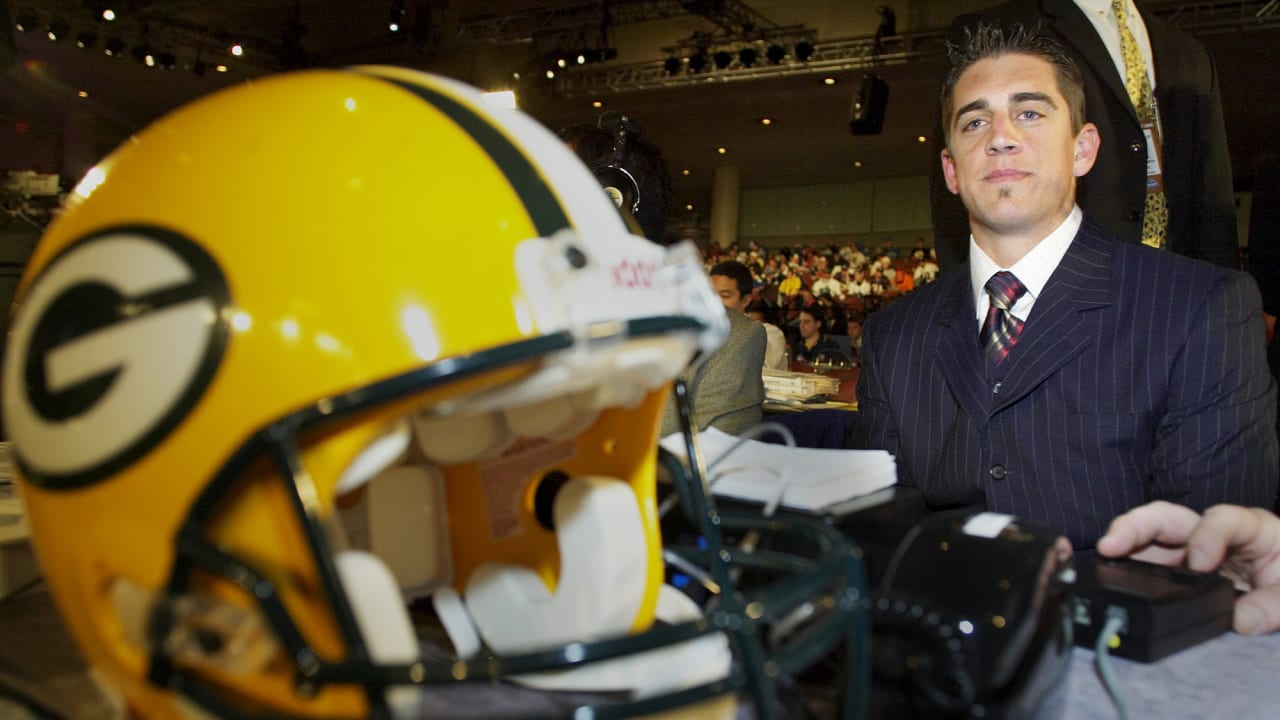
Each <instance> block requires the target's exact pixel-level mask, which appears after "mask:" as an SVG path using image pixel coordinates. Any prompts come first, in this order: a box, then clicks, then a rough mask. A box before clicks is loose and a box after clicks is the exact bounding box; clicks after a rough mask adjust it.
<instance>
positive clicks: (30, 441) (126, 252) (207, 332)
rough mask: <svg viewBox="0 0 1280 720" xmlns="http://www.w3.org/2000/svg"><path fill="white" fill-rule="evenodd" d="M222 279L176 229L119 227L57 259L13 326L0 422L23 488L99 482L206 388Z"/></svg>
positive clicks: (224, 297) (216, 354)
mask: <svg viewBox="0 0 1280 720" xmlns="http://www.w3.org/2000/svg"><path fill="white" fill-rule="evenodd" d="M229 304H230V292H229V291H228V289H227V284H226V280H225V278H224V277H223V276H222V272H221V271H220V270H219V269H218V266H217V265H216V264H215V263H214V261H213V259H212V258H211V257H209V256H208V255H207V254H206V253H205V252H204V250H202V249H201V248H200V247H199V246H197V245H196V244H195V243H193V242H191V241H190V240H188V239H186V238H185V237H182V236H181V235H178V234H176V233H174V232H171V231H168V230H163V229H160V228H156V227H149V226H127V227H116V228H112V229H109V230H106V231H102V232H98V233H95V234H94V235H91V236H89V237H87V238H85V239H83V240H80V241H78V242H76V243H75V244H73V245H72V246H70V247H69V248H67V249H66V250H64V251H63V252H62V254H60V255H59V256H58V257H56V258H54V260H53V261H52V262H51V263H50V264H49V266H48V267H46V268H45V269H44V270H43V271H42V272H41V273H40V275H39V276H38V277H36V279H35V281H34V282H33V283H32V285H31V287H30V288H29V290H28V292H27V295H26V297H25V299H24V300H23V301H22V304H21V306H20V308H19V310H18V314H17V316H16V317H15V318H14V322H13V330H12V333H11V335H10V339H9V346H8V357H7V358H6V362H5V366H4V376H3V391H4V392H3V408H4V417H5V424H6V426H7V428H8V431H9V437H10V440H11V441H12V447H13V450H14V455H15V457H16V459H17V460H18V462H19V463H21V465H22V468H23V470H24V471H25V472H26V474H27V476H28V479H30V480H31V482H33V483H35V484H37V485H41V486H43V487H47V488H69V487H78V486H81V485H85V484H88V483H93V482H97V481H98V480H101V479H103V478H104V477H107V476H108V475H110V474H112V473H114V472H116V471H117V470H119V469H121V468H123V467H125V466H127V465H128V464H129V463H131V462H133V461H134V460H136V459H138V458H139V457H141V456H142V455H144V454H145V453H146V452H147V451H148V450H150V449H151V448H152V447H154V446H155V445H156V444H157V443H159V442H160V441H161V440H163V439H164V437H165V436H166V435H168V434H169V432H170V431H171V430H172V429H173V428H174V427H175V426H177V424H178V423H180V422H181V421H182V419H183V418H184V417H185V416H186V415H187V413H188V412H189V411H190V410H191V408H192V407H193V406H194V405H195V403H196V401H197V400H198V399H199V398H200V396H201V394H203V392H204V390H205V388H206V387H208V385H209V382H210V380H212V379H213V375H214V373H215V371H216V370H217V368H218V364H219V363H220V362H221V360H222V356H223V352H224V351H225V349H226V344H227V333H228V328H227V323H226V321H225V320H224V318H223V312H222V310H223V308H225V307H227V306H228V305H229Z"/></svg>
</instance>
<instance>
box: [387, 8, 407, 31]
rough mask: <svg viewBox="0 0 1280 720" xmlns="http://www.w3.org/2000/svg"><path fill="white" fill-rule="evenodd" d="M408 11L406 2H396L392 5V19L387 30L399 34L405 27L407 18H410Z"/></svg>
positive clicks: (388, 22)
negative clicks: (405, 5)
mask: <svg viewBox="0 0 1280 720" xmlns="http://www.w3.org/2000/svg"><path fill="white" fill-rule="evenodd" d="M408 14H409V13H408V11H407V10H406V9H405V7H404V0H396V1H395V2H393V3H391V18H390V19H389V20H388V21H387V29H388V30H390V31H391V32H393V33H398V32H400V31H401V30H403V29H404V27H405V18H406V17H408Z"/></svg>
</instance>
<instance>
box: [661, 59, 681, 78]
mask: <svg viewBox="0 0 1280 720" xmlns="http://www.w3.org/2000/svg"><path fill="white" fill-rule="evenodd" d="M662 69H663V70H666V71H667V74H668V75H675V74H676V73H678V72H680V58H678V57H675V56H674V55H673V56H671V57H669V58H667V59H666V60H664V61H663V62H662Z"/></svg>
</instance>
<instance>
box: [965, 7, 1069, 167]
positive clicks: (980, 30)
mask: <svg viewBox="0 0 1280 720" xmlns="http://www.w3.org/2000/svg"><path fill="white" fill-rule="evenodd" d="M1002 55H1032V56H1035V57H1038V58H1040V59H1042V60H1044V61H1046V62H1048V63H1049V64H1050V65H1052V66H1053V69H1054V75H1055V76H1056V77H1057V80H1058V92H1060V93H1062V97H1063V99H1065V100H1066V103H1067V109H1068V111H1069V112H1070V113H1071V132H1073V133H1078V132H1080V128H1082V127H1084V117H1085V116H1084V80H1083V79H1081V77H1080V68H1079V66H1077V65H1076V63H1075V61H1074V60H1072V59H1071V55H1070V54H1069V53H1068V52H1067V50H1066V48H1064V47H1063V46H1062V43H1060V42H1059V41H1058V40H1057V38H1055V37H1053V36H1052V35H1050V34H1048V32H1047V31H1045V30H1044V29H1043V28H1042V27H1041V26H1040V25H1039V24H1036V25H1031V26H1027V25H1023V24H1021V23H1018V22H1013V21H1009V22H984V23H979V24H978V25H977V26H975V27H966V28H965V29H964V40H963V41H961V42H960V44H958V45H957V44H954V43H947V59H948V60H949V61H950V63H951V67H950V69H949V70H948V71H947V76H946V79H945V80H944V81H943V83H942V137H943V140H944V141H945V142H946V144H947V146H948V147H950V145H951V130H952V125H954V124H955V120H956V119H955V112H956V106H955V104H956V97H955V94H956V84H957V83H958V82H960V76H961V75H962V74H964V71H965V70H968V69H969V68H970V67H972V66H973V65H974V63H977V62H978V61H980V60H987V59H990V58H997V57H1000V56H1002Z"/></svg>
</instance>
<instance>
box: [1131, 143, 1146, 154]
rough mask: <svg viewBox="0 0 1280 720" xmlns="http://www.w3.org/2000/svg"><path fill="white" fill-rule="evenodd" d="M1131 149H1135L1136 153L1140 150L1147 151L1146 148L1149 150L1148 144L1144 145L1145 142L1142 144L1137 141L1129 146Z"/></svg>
mask: <svg viewBox="0 0 1280 720" xmlns="http://www.w3.org/2000/svg"><path fill="white" fill-rule="evenodd" d="M1129 149H1130V150H1132V151H1134V152H1135V153H1140V152H1146V150H1147V146H1146V145H1143V144H1142V143H1140V142H1136V143H1134V144H1132V145H1130V146H1129Z"/></svg>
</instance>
